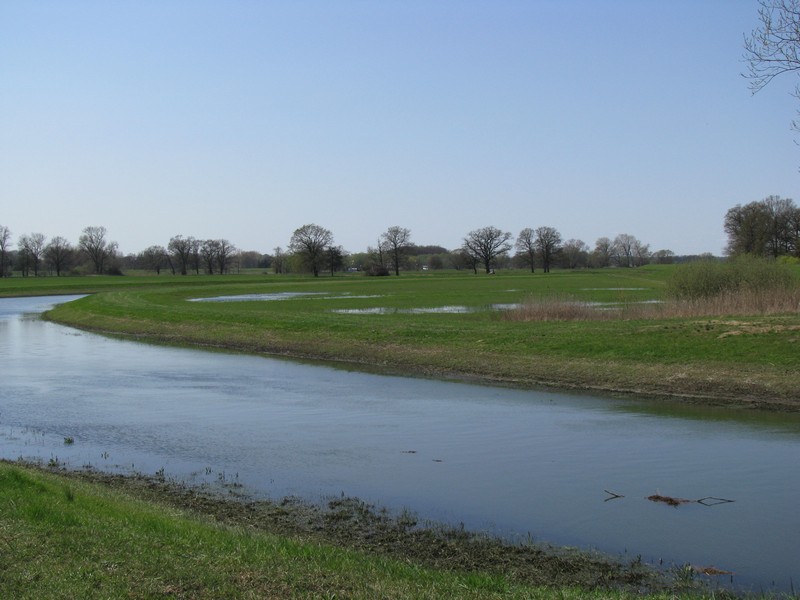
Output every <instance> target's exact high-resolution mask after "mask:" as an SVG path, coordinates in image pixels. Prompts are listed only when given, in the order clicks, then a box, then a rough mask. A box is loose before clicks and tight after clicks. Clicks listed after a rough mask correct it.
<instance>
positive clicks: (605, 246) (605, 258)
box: [592, 237, 615, 267]
mask: <svg viewBox="0 0 800 600" xmlns="http://www.w3.org/2000/svg"><path fill="white" fill-rule="evenodd" d="M614 254H615V250H614V242H612V241H611V239H610V238H607V237H600V238H597V241H596V242H595V243H594V251H593V252H592V264H593V265H594V266H595V267H607V266H609V265H610V264H611V259H612V258H613V257H614Z"/></svg>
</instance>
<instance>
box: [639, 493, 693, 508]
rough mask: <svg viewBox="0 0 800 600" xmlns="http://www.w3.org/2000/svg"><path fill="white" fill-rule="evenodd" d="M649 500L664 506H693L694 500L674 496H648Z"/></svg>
mask: <svg viewBox="0 0 800 600" xmlns="http://www.w3.org/2000/svg"><path fill="white" fill-rule="evenodd" d="M647 499H648V500H650V501H651V502H663V503H664V504H669V505H670V506H680V505H681V504H691V503H692V502H693V501H692V500H686V499H684V498H673V497H672V496H662V495H661V494H653V495H652V496H648V497H647Z"/></svg>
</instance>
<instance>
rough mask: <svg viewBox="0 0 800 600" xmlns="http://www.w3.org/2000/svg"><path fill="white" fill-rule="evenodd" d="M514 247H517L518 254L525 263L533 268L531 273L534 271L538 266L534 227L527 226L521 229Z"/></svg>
mask: <svg viewBox="0 0 800 600" xmlns="http://www.w3.org/2000/svg"><path fill="white" fill-rule="evenodd" d="M514 247H515V248H516V249H517V254H519V256H520V257H522V260H524V261H525V264H527V265H528V266H529V267H530V268H531V273H534V272H535V268H536V234H535V233H534V232H533V229H531V228H530V227H526V228H525V229H523V230H522V231H520V232H519V235H518V236H517V242H516V244H514Z"/></svg>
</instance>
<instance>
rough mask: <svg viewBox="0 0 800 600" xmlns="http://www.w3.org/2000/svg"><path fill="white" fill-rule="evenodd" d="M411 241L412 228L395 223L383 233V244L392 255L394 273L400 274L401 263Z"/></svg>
mask: <svg viewBox="0 0 800 600" xmlns="http://www.w3.org/2000/svg"><path fill="white" fill-rule="evenodd" d="M410 243H411V230H410V229H406V228H405V227H398V226H397V225H395V226H393V227H389V229H388V230H386V232H384V233H382V234H381V244H383V245H384V247H385V248H386V249H387V251H388V252H389V255H390V256H391V260H392V267H393V268H394V274H395V275H397V276H399V275H400V264H401V263H402V260H403V257H404V256H405V253H406V251H407V250H408V246H409V244H410ZM381 244H379V245H381Z"/></svg>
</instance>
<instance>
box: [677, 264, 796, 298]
mask: <svg viewBox="0 0 800 600" xmlns="http://www.w3.org/2000/svg"><path fill="white" fill-rule="evenodd" d="M796 286H797V278H796V277H795V276H794V273H793V272H792V269H791V267H790V266H789V265H786V264H784V263H778V262H776V261H770V260H766V259H763V258H756V257H753V256H740V257H737V258H735V259H732V260H728V261H723V262H720V261H712V260H701V261H696V262H692V263H687V264H685V265H681V266H680V267H679V268H678V269H676V270H675V272H674V273H673V275H672V277H671V278H670V279H669V280H668V281H667V296H669V297H670V298H674V299H676V300H700V299H710V298H716V297H718V296H721V295H729V294H738V293H747V294H751V295H752V294H763V293H777V292H785V291H788V290H791V289H792V288H795V287H796Z"/></svg>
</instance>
